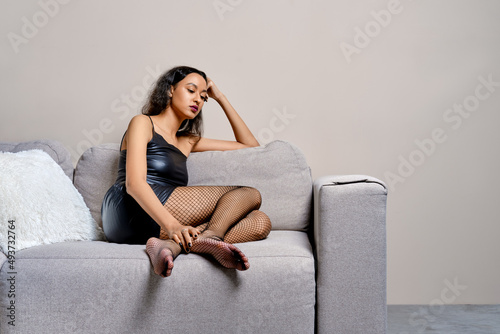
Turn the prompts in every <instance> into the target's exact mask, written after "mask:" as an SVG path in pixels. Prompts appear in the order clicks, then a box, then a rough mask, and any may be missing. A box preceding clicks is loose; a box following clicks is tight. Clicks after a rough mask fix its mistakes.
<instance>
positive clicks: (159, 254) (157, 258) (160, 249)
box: [146, 238, 181, 277]
mask: <svg viewBox="0 0 500 334" xmlns="http://www.w3.org/2000/svg"><path fill="white" fill-rule="evenodd" d="M180 252H181V247H180V246H179V245H178V244H176V243H175V242H174V241H173V240H160V239H158V238H149V240H148V242H147V243H146V253H147V254H148V255H149V259H150V260H151V264H152V265H153V269H154V272H155V273H156V274H157V275H160V276H163V277H165V276H170V273H171V272H172V268H173V266H174V262H173V261H174V259H175V258H176V257H177V255H179V254H180Z"/></svg>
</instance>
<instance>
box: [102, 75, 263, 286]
mask: <svg viewBox="0 0 500 334" xmlns="http://www.w3.org/2000/svg"><path fill="white" fill-rule="evenodd" d="M209 97H210V98H213V99H214V100H216V101H217V102H218V103H219V105H220V106H221V107H222V109H223V110H224V112H225V114H226V116H227V118H228V120H229V123H230V124H231V127H232V129H233V132H234V135H235V139H236V141H223V140H215V139H207V138H204V137H202V136H201V126H202V115H201V110H202V108H203V105H204V103H205V102H207V101H208V98H209ZM142 113H143V114H142V115H137V116H135V117H133V118H132V120H131V121H130V124H129V126H128V129H127V131H126V132H125V134H124V136H123V138H122V143H121V145H120V160H119V167H118V177H117V180H116V183H115V184H114V185H113V186H112V187H111V188H110V189H109V190H108V192H107V193H106V195H105V196H104V200H103V204H102V210H101V212H102V220H103V229H104V232H105V234H106V236H107V238H108V240H109V241H111V242H118V243H140V244H144V243H146V252H147V254H148V255H149V258H150V259H151V263H152V265H153V267H154V271H155V273H156V274H158V275H161V276H162V277H166V276H170V274H171V272H172V268H173V265H174V263H173V261H174V259H175V258H176V256H177V255H179V254H180V253H181V251H182V250H184V251H185V252H193V253H203V254H210V255H212V256H213V257H214V258H215V259H216V260H217V261H218V262H219V263H220V264H222V265H223V266H225V267H227V268H236V269H238V270H246V269H248V268H249V263H248V259H247V258H246V256H245V255H244V254H243V253H242V252H241V251H240V250H239V249H238V248H237V247H236V246H234V245H232V244H233V243H238V242H246V241H254V240H260V239H263V238H265V237H266V236H267V235H268V234H269V231H270V230H271V222H270V220H269V218H268V217H267V216H266V215H265V214H264V213H263V212H261V211H258V210H257V209H258V208H259V207H260V203H261V197H260V193H259V192H258V191H257V190H256V189H254V188H250V187H241V186H189V187H187V181H188V176H187V169H186V159H187V157H188V156H189V154H190V153H191V152H201V151H214V150H217V151H223V150H236V149H240V148H245V147H255V146H258V145H259V144H258V142H257V140H256V139H255V137H254V136H253V134H252V133H251V132H250V130H249V129H248V127H247V126H246V124H245V123H244V121H243V120H242V119H241V117H240V116H239V115H238V113H237V112H236V110H234V108H233V107H232V106H231V104H230V103H229V101H228V100H227V98H226V97H225V96H224V94H222V93H221V91H220V90H219V89H218V88H217V86H215V84H214V82H213V81H212V80H210V79H209V78H207V77H206V75H205V73H203V72H201V71H199V70H197V69H194V68H192V67H186V66H180V67H175V68H173V69H171V70H169V71H168V72H166V73H165V74H163V75H162V76H161V77H160V78H159V79H158V81H157V82H156V84H155V87H154V88H153V90H152V91H151V93H150V96H149V98H148V101H147V103H146V104H145V106H144V107H143V110H142Z"/></svg>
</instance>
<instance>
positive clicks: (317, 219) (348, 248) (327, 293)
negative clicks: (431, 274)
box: [314, 175, 387, 333]
mask: <svg viewBox="0 0 500 334" xmlns="http://www.w3.org/2000/svg"><path fill="white" fill-rule="evenodd" d="M386 200H387V188H386V187H385V185H384V183H383V182H381V181H379V180H377V179H375V178H372V177H369V176H363V175H344V176H324V177H321V178H319V179H317V180H316V181H315V182H314V243H315V251H316V261H317V276H316V280H317V300H316V302H317V308H316V325H317V333H385V332H386V327H387V326H386V323H387V310H386V303H387V301H386V276H387V275H386V261H387V258H386V228H385V222H386Z"/></svg>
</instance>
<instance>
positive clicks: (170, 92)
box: [168, 85, 174, 98]
mask: <svg viewBox="0 0 500 334" xmlns="http://www.w3.org/2000/svg"><path fill="white" fill-rule="evenodd" d="M173 94H174V85H171V86H170V91H169V92H168V97H170V98H171V97H172V95H173Z"/></svg>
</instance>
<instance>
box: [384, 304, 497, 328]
mask: <svg viewBox="0 0 500 334" xmlns="http://www.w3.org/2000/svg"><path fill="white" fill-rule="evenodd" d="M414 333H434V334H500V305H446V306H429V305H389V306H388V307H387V334H414Z"/></svg>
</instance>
